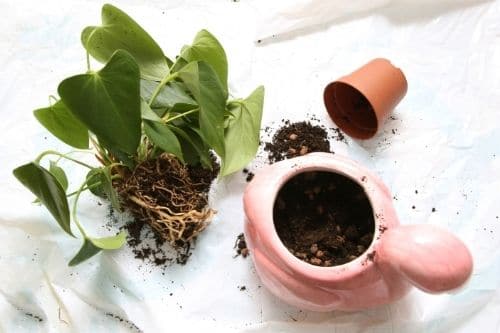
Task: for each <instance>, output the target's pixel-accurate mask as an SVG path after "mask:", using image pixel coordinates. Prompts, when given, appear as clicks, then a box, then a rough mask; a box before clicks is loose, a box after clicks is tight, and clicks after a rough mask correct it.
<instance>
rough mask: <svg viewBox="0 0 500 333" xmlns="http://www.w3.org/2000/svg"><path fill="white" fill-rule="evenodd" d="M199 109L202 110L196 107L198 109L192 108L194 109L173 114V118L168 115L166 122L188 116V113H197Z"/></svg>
mask: <svg viewBox="0 0 500 333" xmlns="http://www.w3.org/2000/svg"><path fill="white" fill-rule="evenodd" d="M198 111H200V108H196V109H192V110H189V111H186V112H184V113H181V114H178V115H176V116H173V117H172V118H168V116H167V118H166V119H165V124H166V123H169V122H171V121H173V120H175V119H178V118H181V117H184V116H187V115H188V114H191V113H195V112H198Z"/></svg>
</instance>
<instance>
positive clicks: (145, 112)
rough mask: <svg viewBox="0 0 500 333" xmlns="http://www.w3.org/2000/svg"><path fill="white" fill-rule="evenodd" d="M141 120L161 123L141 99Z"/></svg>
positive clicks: (158, 117)
mask: <svg viewBox="0 0 500 333" xmlns="http://www.w3.org/2000/svg"><path fill="white" fill-rule="evenodd" d="M141 118H142V119H143V120H152V121H161V118H160V116H158V115H157V114H156V113H155V112H154V111H153V110H151V107H150V106H149V105H148V103H146V101H144V100H143V99H141Z"/></svg>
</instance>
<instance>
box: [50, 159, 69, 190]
mask: <svg viewBox="0 0 500 333" xmlns="http://www.w3.org/2000/svg"><path fill="white" fill-rule="evenodd" d="M49 172H50V173H51V174H52V175H53V176H54V177H55V178H56V179H57V181H58V182H59V184H61V186H62V188H63V190H64V192H66V190H67V189H68V177H66V173H65V172H64V170H63V168H61V167H60V166H58V165H57V164H56V163H55V162H54V161H50V165H49Z"/></svg>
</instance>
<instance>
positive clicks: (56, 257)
mask: <svg viewBox="0 0 500 333" xmlns="http://www.w3.org/2000/svg"><path fill="white" fill-rule="evenodd" d="M114 4H116V5H118V6H119V7H121V8H123V9H124V10H125V11H127V12H128V13H130V14H131V15H132V16H133V17H134V18H135V19H136V20H137V21H139V22H140V23H141V24H142V25H143V26H144V27H145V28H146V30H148V31H149V32H150V33H151V34H152V35H153V36H154V37H155V39H156V40H157V41H158V42H159V43H160V45H161V46H162V47H163V48H164V50H165V52H166V53H167V54H169V55H175V54H176V52H177V50H179V49H180V47H181V46H182V44H183V43H187V42H189V41H190V40H191V39H192V38H193V36H194V34H195V33H196V31H198V30H199V29H202V28H207V29H209V30H210V31H211V32H213V33H214V34H215V35H216V36H217V37H218V38H219V39H220V40H221V42H222V44H223V45H224V46H225V48H226V51H227V53H228V56H229V61H230V86H231V89H232V91H233V93H234V95H235V96H243V95H246V94H248V93H249V92H250V91H251V89H252V88H253V87H255V86H256V85H257V84H261V83H262V84H264V85H265V86H266V103H265V114H264V125H265V126H266V125H271V126H272V125H273V124H278V123H279V121H280V120H281V119H283V118H285V119H291V120H303V119H305V118H306V117H308V116H307V115H315V116H316V117H318V118H319V119H321V120H322V121H323V123H324V124H325V125H327V126H333V124H332V123H331V121H330V120H329V118H328V117H327V116H326V113H325V110H324V106H323V102H322V91H323V88H324V86H325V85H326V84H327V83H328V82H330V81H331V80H334V79H335V78H337V77H339V76H341V75H343V74H344V73H347V72H350V71H351V70H353V69H355V68H356V67H358V66H360V65H361V64H363V63H365V62H367V61H368V60H369V59H371V58H373V57H378V56H382V57H386V58H389V59H391V60H392V61H393V63H395V64H396V65H397V66H399V67H401V68H402V69H403V71H404V72H405V74H406V76H407V78H408V82H409V90H408V94H407V96H406V98H405V99H404V100H403V101H402V102H401V103H400V105H399V106H398V108H397V109H396V111H395V113H394V119H393V120H389V121H388V122H387V123H386V124H385V126H384V128H383V130H382V131H381V133H380V134H379V135H378V136H377V137H376V138H374V139H372V140H370V141H366V142H359V141H354V140H348V144H344V143H339V142H336V141H333V142H332V145H333V149H334V150H335V151H336V152H337V153H341V154H345V155H348V156H350V157H351V158H353V159H355V160H357V161H359V162H361V163H363V164H364V165H366V166H368V167H369V168H371V169H373V170H374V171H375V172H377V173H378V174H379V175H380V176H381V177H382V178H383V179H384V181H385V182H386V183H387V185H388V186H389V187H390V189H391V190H392V192H393V193H394V196H395V198H397V199H395V200H394V204H395V206H396V209H397V211H398V214H399V217H400V220H401V222H402V223H432V224H435V225H440V226H442V227H444V228H447V229H449V230H451V231H453V232H454V233H456V234H457V235H458V236H459V237H461V238H462V239H463V240H464V241H465V242H466V243H467V245H468V246H469V247H470V249H471V251H472V253H473V256H474V259H475V269H474V273H473V276H472V279H471V280H470V282H469V283H468V285H467V286H466V287H464V288H463V289H462V290H460V291H458V292H456V293H454V294H445V295H437V296H436V295H434V296H433V295H426V294H423V293H421V292H419V291H414V292H412V293H411V294H410V295H408V296H407V297H406V298H404V299H403V300H401V301H400V302H398V303H395V304H391V305H388V306H383V307H380V308H377V309H373V310H369V311H362V312H357V313H342V312H332V313H313V312H307V311H301V310H299V309H295V308H292V307H289V306H287V305H285V304H283V303H282V302H280V301H279V300H277V299H276V298H274V297H273V296H272V295H270V294H269V292H267V291H266V290H265V289H264V288H263V287H260V282H259V280H258V277H257V276H256V274H255V271H254V269H253V267H252V263H251V261H250V260H248V259H247V260H243V259H241V258H236V259H233V258H232V255H233V251H232V246H233V243H234V240H235V237H236V235H237V234H238V233H239V232H241V231H242V221H243V212H242V208H241V196H242V191H243V189H244V186H245V180H244V178H243V177H242V175H241V174H235V175H234V176H232V177H229V178H227V179H224V180H222V181H220V182H218V183H217V185H216V188H215V190H214V193H213V196H212V198H211V202H212V205H213V207H214V208H216V209H217V210H218V211H219V214H218V215H217V218H216V219H215V220H214V222H213V224H212V225H211V226H210V227H209V228H208V230H207V231H206V232H205V233H204V234H203V235H202V236H201V237H200V238H199V240H198V242H197V244H196V249H195V251H194V254H193V256H192V257H191V259H190V261H189V262H188V264H187V265H186V266H172V267H169V268H168V269H167V270H165V271H162V270H159V269H157V268H154V267H150V266H147V265H143V264H141V262H139V261H137V260H136V259H133V258H132V253H131V251H130V249H127V248H124V249H122V250H119V251H115V252H113V253H105V254H100V255H98V256H96V257H95V258H93V259H92V260H89V261H88V262H86V263H84V264H82V265H80V266H78V267H76V268H69V267H68V266H67V262H68V260H69V259H70V258H71V256H72V255H73V254H74V253H75V251H77V249H78V248H79V246H80V244H79V241H77V240H75V239H70V238H69V237H67V235H65V234H63V233H62V232H60V231H59V229H58V227H57V226H56V225H55V223H54V222H53V220H52V219H51V217H50V216H49V215H48V213H46V211H45V210H44V209H43V208H41V207H38V206H35V205H32V204H31V201H32V199H33V198H32V196H31V195H30V194H29V193H28V191H27V190H26V189H24V188H23V187H22V186H21V185H20V184H19V183H17V182H16V180H15V179H14V177H13V176H12V173H11V171H12V169H13V168H14V167H16V166H18V165H20V164H22V163H24V162H27V161H29V160H31V159H33V158H34V157H35V156H36V154H38V153H39V152H41V151H43V150H45V149H49V148H56V149H60V150H61V151H67V150H68V147H65V146H64V145H63V144H60V143H58V142H57V141H56V140H55V139H54V138H52V136H51V135H50V134H49V133H47V132H46V131H45V130H44V129H43V128H41V126H39V125H38V124H37V122H36V120H35V119H34V117H33V116H32V112H31V111H32V110H33V109H35V108H37V107H40V106H44V105H46V104H47V96H48V94H54V93H55V92H56V87H57V84H58V82H59V81H60V80H61V79H62V78H64V77H66V76H68V75H71V74H74V73H79V72H83V71H85V54H84V52H83V49H82V48H81V46H80V42H79V33H80V31H81V29H82V28H83V27H84V26H86V25H89V24H97V23H99V16H100V7H101V5H102V3H101V2H100V1H95V0H92V1H59V2H58V1H53V0H51V1H26V0H20V1H8V0H2V1H0V12H2V13H3V17H2V20H1V21H0V49H1V50H2V51H1V52H0V63H1V64H2V65H1V67H0V73H1V77H2V80H1V81H0V101H1V105H2V107H1V111H0V112H1V115H2V122H1V123H0V133H1V136H2V140H0V152H1V155H0V157H1V162H2V168H1V169H0V170H1V171H0V188H1V190H0V202H1V204H0V213H1V214H0V272H1V274H0V331H5V332H23V331H25V332H32V331H39V332H72V331H80V332H109V331H122V332H129V331H135V330H137V329H136V328H135V327H137V328H138V329H140V330H142V331H145V332H161V331H179V330H185V331H194V330H200V331H209V332H211V331H220V332H222V331H248V332H254V331H273V332H277V331H286V332H360V331H366V332H471V331H484V332H494V331H498V330H499V325H500V322H499V319H498V313H499V312H500V293H499V287H500V280H499V278H498V277H499V276H500V250H499V249H500V219H499V215H500V208H499V206H498V197H499V196H498V193H497V192H498V189H500V179H499V174H500V158H499V155H500V148H499V142H500V132H499V131H498V130H497V129H498V123H499V121H500V116H499V112H498V110H499V109H500V79H499V73H500V3H499V2H498V1H496V2H493V1H443V2H439V4H436V2H435V1H416V0H414V1H411V0H405V1H389V0H377V1H371V0H357V1H348V0H345V1H344V0H336V1H333V0H332V1H319V0H316V1H314V0H310V1H305V0H303V1H264V0H259V1H247V0H240V1H238V2H233V1H229V0H218V1H215V0H213V1H201V0H200V1H182V0H176V1H160V0H154V1H147V2H146V1H139V0H125V1H116V2H115V3H114ZM273 35H274V37H273ZM259 39H260V40H262V42H261V43H260V44H259V43H255V42H254V41H256V40H259ZM94 66H96V67H97V66H98V65H97V64H94ZM274 127H276V126H274ZM393 130H394V133H393ZM84 157H85V156H84ZM85 158H87V157H85ZM88 160H89V161H92V158H91V157H88ZM260 165H262V162H261V163H258V162H257V163H256V164H255V165H254V166H253V169H254V170H256V172H258V168H259V166H260ZM67 166H68V167H69V168H70V170H71V174H70V179H72V180H75V181H76V180H78V179H80V178H79V177H81V176H83V173H82V171H81V170H77V169H72V168H71V166H69V165H67ZM72 185H73V186H76V185H78V184H76V183H73V184H72ZM416 192H418V193H416ZM412 206H415V209H412ZM433 207H434V208H436V212H434V213H433V212H432V208H433ZM80 212H81V220H82V221H83V223H84V224H85V225H86V227H87V228H89V229H90V230H92V232H93V233H94V234H96V235H105V234H108V233H110V231H108V230H107V229H106V228H102V227H101V226H102V225H103V224H104V223H106V221H107V218H106V215H107V209H106V206H105V205H103V206H98V204H97V199H95V198H93V197H91V196H88V197H85V198H84V201H83V206H82V207H81V208H80ZM240 286H246V290H245V291H240V288H239V287H240ZM170 294H172V295H170ZM26 313H30V314H32V316H29V315H26ZM106 313H113V314H116V315H118V316H120V317H121V318H123V319H124V320H125V321H122V322H121V321H119V320H117V319H115V318H113V317H112V316H109V315H106ZM40 320H41V321H40ZM132 323H133V324H132Z"/></svg>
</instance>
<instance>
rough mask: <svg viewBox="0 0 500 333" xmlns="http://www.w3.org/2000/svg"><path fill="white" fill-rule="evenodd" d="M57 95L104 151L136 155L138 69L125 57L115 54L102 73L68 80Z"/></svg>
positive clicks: (133, 62)
mask: <svg viewBox="0 0 500 333" xmlns="http://www.w3.org/2000/svg"><path fill="white" fill-rule="evenodd" d="M58 91H59V95H60V96H61V98H62V100H63V102H64V104H66V106H67V107H68V108H69V110H70V111H71V112H72V113H73V114H74V115H75V116H76V117H77V118H78V119H79V120H80V121H81V122H82V123H84V124H85V125H86V126H87V127H88V129H89V130H90V131H91V132H93V133H94V134H95V135H97V137H98V138H99V140H100V141H101V142H102V143H103V144H105V145H106V146H107V147H108V148H110V149H112V150H119V151H123V152H125V153H128V154H130V155H133V154H134V153H135V152H136V149H137V146H138V145H139V141H140V138H141V110H140V95H139V68H138V67H137V64H136V62H135V61H134V58H132V56H131V55H130V54H129V53H127V52H126V51H123V50H118V51H116V52H115V53H114V54H113V56H112V57H111V59H110V60H109V62H108V63H107V64H106V66H104V68H103V69H101V70H100V71H98V72H93V73H89V74H81V75H76V76H73V77H70V78H68V79H66V80H64V81H63V82H61V84H59V88H58Z"/></svg>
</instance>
